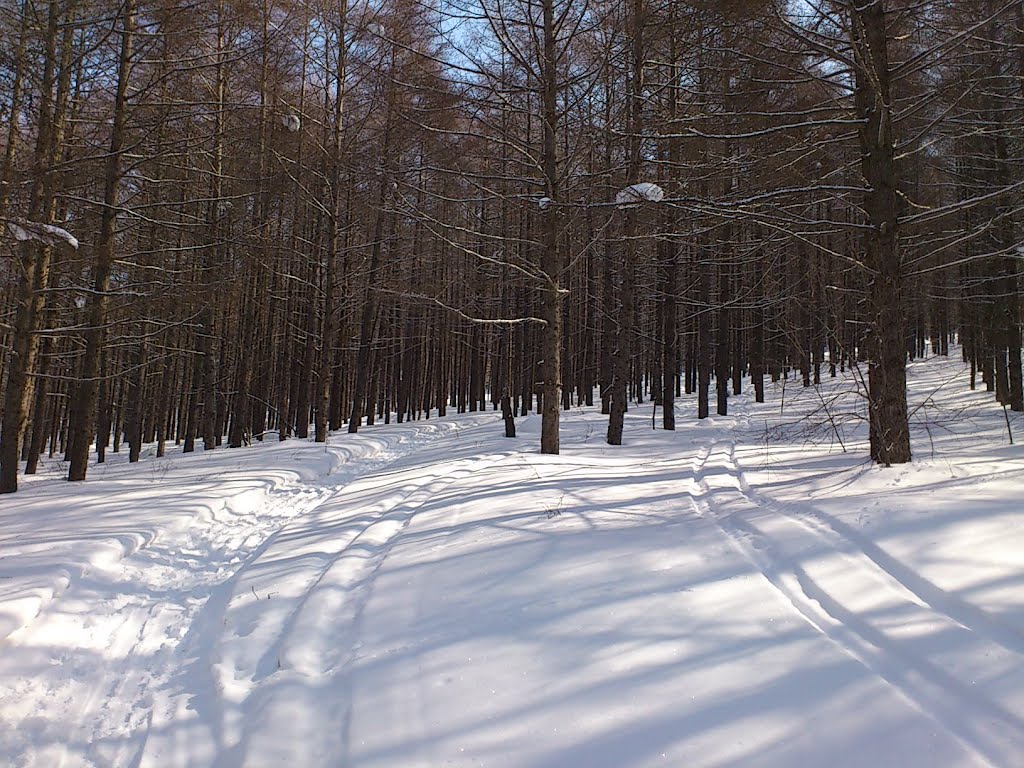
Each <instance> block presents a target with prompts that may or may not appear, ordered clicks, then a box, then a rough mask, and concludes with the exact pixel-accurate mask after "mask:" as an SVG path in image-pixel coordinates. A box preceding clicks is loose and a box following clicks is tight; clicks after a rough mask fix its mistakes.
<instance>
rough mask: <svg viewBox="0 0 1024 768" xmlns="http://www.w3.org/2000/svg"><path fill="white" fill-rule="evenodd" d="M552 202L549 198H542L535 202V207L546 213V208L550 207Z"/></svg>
mask: <svg viewBox="0 0 1024 768" xmlns="http://www.w3.org/2000/svg"><path fill="white" fill-rule="evenodd" d="M553 202H555V201H554V200H552V199H551V198H550V197H542V198H541V199H540V200H538V201H537V207H538V208H540V209H541V210H542V211H546V210H547V209H548V208H550V207H551V204H552V203H553Z"/></svg>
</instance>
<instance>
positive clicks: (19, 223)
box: [7, 219, 78, 250]
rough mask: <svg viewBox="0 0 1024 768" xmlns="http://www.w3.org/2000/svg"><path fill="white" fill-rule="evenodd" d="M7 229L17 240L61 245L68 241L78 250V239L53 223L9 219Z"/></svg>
mask: <svg viewBox="0 0 1024 768" xmlns="http://www.w3.org/2000/svg"><path fill="white" fill-rule="evenodd" d="M7 231H8V232H10V233H11V235H13V236H14V239H15V240H18V241H20V242H25V241H26V240H39V241H40V242H43V243H46V244H47V245H59V244H60V243H67V244H68V245H70V246H71V247H72V248H75V249H76V250H77V248H78V239H77V238H76V237H75V236H74V235H72V234H71V233H70V232H68V231H67V230H66V229H62V228H60V227H55V226H54V225H53V224H39V223H38V222H35V221H26V220H25V219H18V220H14V219H8V220H7Z"/></svg>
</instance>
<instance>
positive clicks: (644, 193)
mask: <svg viewBox="0 0 1024 768" xmlns="http://www.w3.org/2000/svg"><path fill="white" fill-rule="evenodd" d="M664 198H665V190H663V189H662V188H661V187H659V186H658V185H657V184H652V183H650V182H649V181H644V182H641V183H640V184H630V185H629V186H628V187H625V188H623V189H620V190H619V193H618V194H617V195H615V204H616V205H618V206H619V207H620V208H632V207H635V206H636V205H638V204H640V203H643V202H649V203H660V202H661V201H662V200H663V199H664Z"/></svg>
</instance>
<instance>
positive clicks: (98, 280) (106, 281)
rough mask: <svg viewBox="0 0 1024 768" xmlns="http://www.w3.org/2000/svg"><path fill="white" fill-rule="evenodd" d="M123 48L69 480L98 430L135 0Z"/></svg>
mask: <svg viewBox="0 0 1024 768" xmlns="http://www.w3.org/2000/svg"><path fill="white" fill-rule="evenodd" d="M121 23H122V25H123V27H122V29H121V52H120V57H119V61H118V68H117V94H116V96H115V98H114V124H113V128H112V130H111V133H110V148H109V153H108V155H107V166H106V171H105V173H104V177H103V213H102V215H101V217H100V233H99V238H98V240H97V242H96V264H95V267H94V269H95V276H94V280H93V293H92V294H91V295H90V297H89V304H88V311H87V316H88V321H87V322H88V328H87V330H86V334H85V355H84V356H83V358H82V369H81V372H80V380H79V384H78V387H77V389H76V391H75V399H74V401H73V402H72V405H71V412H70V414H69V418H70V420H71V424H72V425H74V427H73V428H74V432H73V437H72V441H71V456H70V460H71V466H70V468H69V470H68V480H72V481H77V480H84V479H85V474H86V470H87V469H88V463H89V444H90V443H91V442H92V437H93V433H94V432H95V431H96V397H97V393H98V387H99V376H98V374H99V360H100V351H101V350H102V348H103V344H104V340H105V338H106V320H107V318H106V315H107V299H108V294H109V292H110V272H111V268H112V267H113V265H114V241H115V236H116V229H117V207H118V188H119V187H120V184H121V175H122V169H121V158H122V155H123V153H124V143H125V126H126V124H127V120H128V80H129V78H130V76H131V64H132V61H131V60H132V43H133V34H134V27H135V3H134V0H126V2H125V4H124V6H123V11H122V17H121Z"/></svg>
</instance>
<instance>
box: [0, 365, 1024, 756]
mask: <svg viewBox="0 0 1024 768" xmlns="http://www.w3.org/2000/svg"><path fill="white" fill-rule="evenodd" d="M938 370H939V369H938V367H937V366H932V367H928V366H921V367H912V369H911V372H912V374H913V375H912V381H914V382H916V386H919V387H920V388H921V389H922V390H923V391H925V392H927V393H928V396H929V397H932V398H934V397H935V388H934V382H933V381H932V379H934V378H935V377H934V376H933V375H932V374H933V373H935V372H936V371H938ZM929 377H931V378H929ZM824 394H826V395H828V393H824ZM816 396H818V397H819V399H820V394H816ZM788 399H791V398H789V397H788ZM948 402H949V403H950V408H951V409H952V410H955V412H956V413H957V414H958V418H957V420H956V421H955V422H954V421H950V422H949V423H948V424H939V423H932V424H930V425H929V433H928V434H929V438H930V439H929V442H928V443H927V444H928V445H930V446H933V447H934V450H935V457H933V458H928V457H927V456H922V457H920V458H919V459H918V461H917V463H916V464H915V465H914V466H913V467H906V468H898V469H892V470H881V469H878V468H871V467H869V466H867V465H865V464H863V463H862V462H860V461H858V460H857V459H855V458H854V457H852V456H851V455H849V454H843V453H840V452H838V451H831V452H830V451H829V450H827V449H823V448H819V447H814V446H813V445H810V446H809V445H808V443H807V441H806V431H807V426H806V423H805V422H804V421H802V419H805V417H804V416H801V417H800V419H798V425H799V429H800V430H801V435H802V437H801V438H800V439H796V440H794V439H792V438H787V437H786V434H785V430H784V429H783V430H782V432H780V434H779V435H778V437H779V438H780V439H779V440H777V441H776V442H773V443H772V444H771V445H770V446H768V445H767V444H765V443H764V438H765V434H766V432H765V430H764V429H758V428H757V427H756V426H755V425H757V424H761V423H764V424H765V429H775V427H773V426H771V423H772V422H771V419H772V418H773V416H772V413H775V412H777V407H778V406H777V405H773V404H768V405H764V406H758V405H756V404H754V403H752V402H749V401H748V400H747V399H746V398H745V397H741V398H734V399H733V401H732V407H734V408H736V409H737V410H739V411H740V412H741V413H746V416H743V417H729V418H716V417H712V418H711V419H708V420H705V421H704V422H701V423H699V424H688V425H687V426H686V428H681V429H680V430H679V431H678V432H676V433H666V432H663V431H660V430H652V429H651V421H650V411H649V409H647V408H644V409H634V410H633V411H631V413H630V414H629V415H628V417H627V425H626V426H627V431H626V441H625V445H623V446H620V447H609V446H607V445H605V444H604V443H603V439H602V438H603V431H604V418H603V417H601V416H600V415H599V414H597V413H596V412H595V411H593V410H586V409H579V410H573V411H571V412H567V413H566V414H564V419H563V439H562V444H563V452H562V455H560V456H544V455H540V454H538V453H536V451H535V446H536V444H537V439H538V433H539V419H537V418H536V417H533V416H531V417H527V418H525V419H521V420H519V429H520V437H519V438H517V439H515V440H508V439H505V438H503V437H501V432H502V427H501V423H500V418H499V417H498V416H497V415H496V414H493V413H487V414H470V415H466V416H460V417H455V418H451V419H447V420H444V421H436V420H435V421H431V422H417V423H414V424H407V425H389V426H386V427H385V426H381V427H378V428H375V429H371V430H366V431H365V434H363V433H361V434H360V435H358V436H345V435H338V436H335V437H332V443H331V445H330V446H328V447H327V448H324V447H323V446H316V445H313V444H311V443H304V442H300V441H289V442H288V443H284V444H280V445H277V444H275V445H267V446H262V447H259V448H254V449H252V450H248V451H237V452H230V451H220V452H217V453H215V454H213V455H207V456H202V457H198V456H197V457H188V458H177V459H175V460H172V461H167V462H165V463H163V464H158V463H154V464H153V465H152V466H154V467H157V468H158V469H156V470H155V471H154V470H150V471H151V472H152V476H151V477H150V482H149V483H148V484H141V485H140V484H139V483H138V482H137V480H138V472H139V469H138V466H136V467H126V466H111V467H110V468H109V469H108V470H106V471H105V472H106V476H105V477H103V478H102V479H100V480H98V481H97V482H96V483H95V485H92V484H90V485H89V487H85V486H76V487H75V490H74V491H73V493H74V494H76V495H75V496H73V497H72V498H73V499H74V500H75V501H74V503H72V504H70V505H69V504H67V502H66V501H65V499H66V495H67V494H68V490H67V485H66V484H60V483H58V482H56V481H48V480H45V479H42V480H37V481H33V482H31V483H28V484H27V485H28V487H29V490H28V492H27V493H25V494H18V496H17V499H16V503H17V504H18V505H20V506H19V507H17V508H16V509H15V510H14V511H13V512H8V511H7V510H5V523H6V522H8V521H9V522H10V525H8V526H7V528H6V529H5V530H4V531H3V532H2V533H0V547H2V549H0V555H2V559H0V576H10V577H11V578H10V579H6V580H4V581H0V616H3V615H4V614H6V615H7V616H8V617H9V618H8V619H7V623H6V624H2V625H0V626H6V627H13V629H9V630H8V631H10V635H9V637H7V639H6V640H4V641H2V642H3V643H4V645H3V649H2V650H3V653H2V654H0V685H3V686H4V688H5V689H6V690H8V691H11V693H12V694H13V695H12V696H7V697H5V699H4V701H3V704H2V706H0V762H2V763H4V764H10V765H14V766H133V767H134V766H140V767H141V766H147V767H149V768H165V767H167V766H170V767H172V768H175V767H177V766H196V767H197V768H198V767H200V766H202V767H204V768H205V767H206V766H218V767H219V768H229V767H235V766H251V767H252V768H258V767H261V766H282V765H285V766H288V765H292V766H303V768H305V767H306V766H310V767H311V768H312V767H314V766H339V767H342V766H343V767H345V768H349V767H351V768H385V767H388V768H392V767H393V768H399V767H401V768H406V767H408V766H421V767H423V768H434V767H435V766H444V765H452V766H478V765H486V766H497V767H499V768H500V767H504V768H574V767H575V766H586V767H587V768H625V767H627V766H628V767H632V766H637V767H640V766H674V767H676V766H688V767H689V766H715V767H718V766H728V767H736V768H739V766H766V767H767V766H771V767H773V768H789V767H791V766H794V765H808V766H811V765H814V766H816V765H829V766H830V768H833V767H835V766H872V767H873V768H875V767H877V766H883V767H889V768H897V767H899V768H904V767H906V766H939V767H940V768H947V767H948V768H960V767H961V766H964V767H966V766H986V765H987V766H998V767H999V768H1003V766H1008V767H1010V768H1012V767H1013V766H1024V757H1022V756H1024V672H1022V670H1024V664H1022V663H1021V662H1022V661H1024V658H1022V657H1024V610H1022V605H1024V600H1022V598H1021V593H1022V592H1021V587H1022V586H1024V558H1022V556H1021V555H1020V553H1021V551H1024V526H1022V524H1021V522H1020V518H1019V511H1020V510H1019V501H1018V498H1017V495H1018V494H1019V488H1020V487H1022V482H1024V451H1022V450H1021V449H1020V448H1019V447H1012V448H1010V447H1007V446H1003V447H999V439H1000V434H999V430H1000V429H1002V428H1003V426H1002V425H1001V423H1000V421H999V419H1002V414H1001V413H998V412H997V411H995V409H992V408H987V409H986V408H985V407H983V405H981V404H980V402H981V401H980V400H977V399H975V400H971V399H970V398H969V397H968V396H964V395H957V396H956V397H953V398H950V399H949V401H948ZM790 407H792V408H794V409H796V410H797V411H798V413H799V412H800V408H802V407H804V406H803V405H802V404H801V403H800V402H799V400H798V399H797V400H796V402H794V403H792V405H791V406H790ZM810 410H811V408H810V407H809V406H808V407H804V411H803V413H807V412H809V411H810ZM935 415H936V414H935V413H933V414H932V416H935ZM783 426H785V425H783ZM940 427H941V429H940ZM780 429H781V427H780ZM823 429H824V430H825V432H826V433H827V432H828V430H834V431H835V432H836V435H837V437H838V438H841V439H842V440H844V441H847V442H849V441H850V440H855V439H857V438H856V435H854V436H852V437H851V435H850V434H845V433H841V432H840V428H839V427H837V422H830V424H829V425H828V426H826V427H823ZM917 445H918V447H919V448H920V445H921V440H920V434H919V438H918V443H917ZM769 448H770V450H769ZM919 453H921V454H923V453H925V452H924V451H919ZM62 504H63V505H64V506H63V507H62V506H61V505H62ZM36 613H38V615H36ZM15 625H16V626H15Z"/></svg>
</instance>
